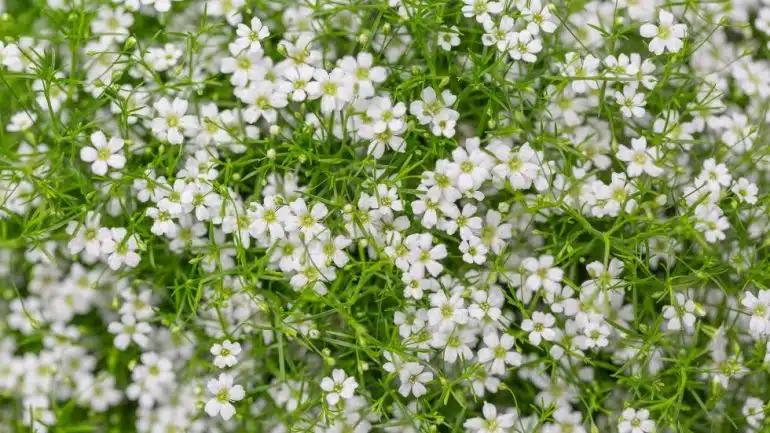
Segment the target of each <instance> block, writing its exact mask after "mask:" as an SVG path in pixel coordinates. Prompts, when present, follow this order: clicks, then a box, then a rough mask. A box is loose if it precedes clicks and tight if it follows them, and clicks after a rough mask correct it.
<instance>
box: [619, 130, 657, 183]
mask: <svg viewBox="0 0 770 433" xmlns="http://www.w3.org/2000/svg"><path fill="white" fill-rule="evenodd" d="M617 157H618V159H619V160H621V161H625V162H627V163H628V167H627V172H628V175H629V176H631V177H637V176H639V175H641V174H642V173H647V174H648V175H650V176H652V177H658V176H660V175H661V174H663V169H662V168H660V167H658V166H657V165H655V163H656V160H657V159H658V151H657V149H655V148H649V149H648V148H647V139H646V138H645V137H639V138H634V139H631V147H630V148H629V147H626V146H624V145H622V144H621V145H620V146H619V147H618V153H617Z"/></svg>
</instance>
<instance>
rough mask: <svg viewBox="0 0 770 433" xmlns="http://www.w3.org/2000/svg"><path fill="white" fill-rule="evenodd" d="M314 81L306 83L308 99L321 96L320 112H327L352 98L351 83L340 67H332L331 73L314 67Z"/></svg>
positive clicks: (340, 108) (337, 108)
mask: <svg viewBox="0 0 770 433" xmlns="http://www.w3.org/2000/svg"><path fill="white" fill-rule="evenodd" d="M313 78H315V81H312V82H311V83H309V84H308V85H307V92H308V96H309V97H310V99H317V98H321V112H323V113H324V114H329V113H332V112H334V111H339V110H342V108H343V107H344V106H345V105H346V104H347V103H349V102H350V101H352V100H353V83H352V80H351V79H350V77H348V75H347V74H345V72H344V71H343V70H342V69H340V68H334V69H333V70H332V71H331V73H329V72H326V71H325V70H324V69H316V70H315V73H314V74H313Z"/></svg>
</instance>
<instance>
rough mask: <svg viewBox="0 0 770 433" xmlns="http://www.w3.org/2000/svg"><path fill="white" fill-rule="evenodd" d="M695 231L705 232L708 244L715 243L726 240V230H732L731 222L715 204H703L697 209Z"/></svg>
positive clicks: (704, 235)
mask: <svg viewBox="0 0 770 433" xmlns="http://www.w3.org/2000/svg"><path fill="white" fill-rule="evenodd" d="M695 220H696V223H695V230H698V231H700V232H703V237H705V238H706V242H708V243H712V244H713V243H715V242H716V241H721V240H724V239H725V237H726V235H725V233H724V232H725V230H727V229H729V228H730V222H729V221H728V220H727V217H726V216H725V215H724V212H723V211H722V209H721V208H720V207H719V206H717V205H716V204H713V203H701V204H699V205H698V206H697V207H696V208H695Z"/></svg>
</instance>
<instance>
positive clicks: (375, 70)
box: [339, 52, 395, 129]
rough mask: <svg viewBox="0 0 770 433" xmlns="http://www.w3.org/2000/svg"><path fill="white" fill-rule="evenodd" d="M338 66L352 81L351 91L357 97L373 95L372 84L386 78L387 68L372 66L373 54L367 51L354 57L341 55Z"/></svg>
mask: <svg viewBox="0 0 770 433" xmlns="http://www.w3.org/2000/svg"><path fill="white" fill-rule="evenodd" d="M339 67H340V68H341V69H342V70H343V71H344V72H345V74H346V75H347V76H348V77H349V78H350V79H351V80H352V81H353V91H354V92H355V94H356V95H358V97H359V98H371V97H372V96H374V94H375V91H374V86H375V85H376V84H380V83H382V82H383V81H385V79H386V78H388V72H387V70H386V69H385V68H384V67H382V66H374V56H372V55H371V53H367V52H360V53H358V55H356V57H353V56H345V57H343V58H342V59H340V61H339ZM394 129H395V128H394Z"/></svg>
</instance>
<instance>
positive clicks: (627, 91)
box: [615, 83, 647, 118]
mask: <svg viewBox="0 0 770 433" xmlns="http://www.w3.org/2000/svg"><path fill="white" fill-rule="evenodd" d="M637 89H638V86H637V85H636V84H635V83H634V84H626V85H625V86H624V87H623V92H620V91H615V102H617V103H618V105H620V112H621V113H622V114H623V117H629V118H633V117H636V118H640V117H644V114H645V113H646V111H645V110H644V106H645V105H646V104H647V101H646V100H645V97H644V93H642V92H637Z"/></svg>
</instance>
